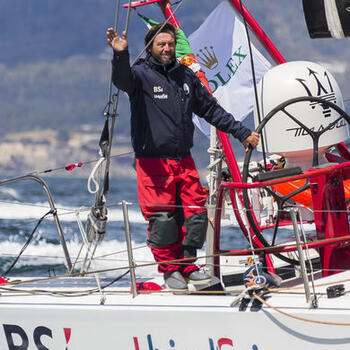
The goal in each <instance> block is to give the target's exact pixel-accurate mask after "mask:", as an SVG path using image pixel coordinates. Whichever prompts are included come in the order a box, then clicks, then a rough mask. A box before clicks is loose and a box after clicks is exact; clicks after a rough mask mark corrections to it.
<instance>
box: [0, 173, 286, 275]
mask: <svg viewBox="0 0 350 350" xmlns="http://www.w3.org/2000/svg"><path fill="white" fill-rule="evenodd" d="M44 181H45V182H46V183H47V185H48V187H49V189H50V192H51V194H52V197H53V200H54V203H55V206H56V208H57V209H58V215H59V220H60V223H61V226H62V230H63V234H64V237H65V240H66V242H67V248H68V251H69V254H70V257H71V260H72V262H73V263H74V261H75V260H76V259H77V258H78V257H79V259H78V260H77V265H76V266H77V269H76V270H77V271H79V266H80V264H81V261H82V258H83V257H84V256H85V251H86V250H84V249H83V251H82V254H80V256H79V255H78V254H79V250H80V248H81V246H82V236H81V232H80V230H79V226H78V221H77V215H78V217H79V218H80V220H81V222H82V225H83V226H84V227H85V223H86V218H87V215H88V213H89V211H90V208H91V206H92V205H93V204H94V201H95V195H93V194H90V193H89V192H88V191H87V179H86V178H74V177H46V178H44ZM123 200H125V201H127V202H128V203H129V205H128V214H129V221H130V231H131V238H132V246H133V254H134V259H135V262H136V264H138V265H144V264H149V263H152V262H153V261H154V260H153V256H152V254H151V253H150V250H149V248H148V247H147V246H146V244H145V241H146V236H147V233H146V232H147V222H146V221H145V220H144V218H143V216H142V214H141V211H140V209H139V206H138V201H137V189H136V180H135V179H133V178H130V179H127V178H122V179H119V178H115V179H111V181H110V189H109V193H108V222H107V231H106V234H105V236H104V239H103V240H102V241H101V242H100V243H99V245H98V246H97V249H96V252H95V257H97V259H95V260H94V262H93V264H92V265H91V269H92V270H105V269H112V271H108V272H106V273H105V274H106V275H107V276H108V277H116V276H118V274H122V273H123V271H124V270H122V269H121V270H113V269H114V268H122V267H127V266H128V256H127V252H126V239H125V228H124V217H123V210H122V206H121V201H123ZM49 210H50V207H49V204H48V201H47V197H46V196H45V193H44V191H43V189H42V187H41V186H40V185H39V184H38V183H36V182H33V181H30V180H25V181H22V182H18V183H13V184H11V185H7V186H0V276H1V275H2V274H4V272H5V271H7V269H8V268H9V266H10V265H11V264H12V262H13V261H14V260H15V258H16V257H17V256H18V254H19V253H20V251H21V249H22V248H23V246H24V245H25V243H26V242H27V240H28V237H29V236H30V235H31V233H32V231H33V230H34V228H35V226H36V224H37V223H38V220H39V219H40V218H41V217H42V216H43V215H45V214H46V213H47V212H48V211H49ZM222 226H223V227H222V233H221V247H222V248H223V249H243V248H248V247H249V243H248V241H247V240H246V238H245V237H244V236H243V234H242V232H241V230H240V228H239V227H238V226H237V224H235V223H234V222H233V221H232V220H223V222H222ZM279 235H281V234H279ZM282 236H283V234H282ZM198 255H199V256H200V255H205V247H204V248H203V249H202V250H201V251H199V252H198ZM199 262H200V263H204V259H202V260H200V261H199ZM64 273H67V269H66V265H65V257H64V253H63V249H62V246H61V244H60V238H59V235H58V231H57V228H56V226H55V223H54V220H53V217H52V215H49V216H48V217H47V218H45V219H44V220H43V221H42V223H41V224H40V225H39V227H38V228H37V230H36V231H35V233H34V236H33V238H32V240H31V242H30V244H29V245H28V247H27V248H26V249H25V250H24V252H23V253H22V255H21V257H20V258H19V260H18V262H17V263H16V265H15V266H14V267H13V268H12V269H11V271H10V272H9V274H8V276H10V277H15V276H49V275H53V274H57V275H59V274H64ZM156 274H157V266H156V265H151V266H146V267H140V268H137V270H136V275H137V277H138V278H139V279H146V278H149V277H152V276H154V275H156Z"/></svg>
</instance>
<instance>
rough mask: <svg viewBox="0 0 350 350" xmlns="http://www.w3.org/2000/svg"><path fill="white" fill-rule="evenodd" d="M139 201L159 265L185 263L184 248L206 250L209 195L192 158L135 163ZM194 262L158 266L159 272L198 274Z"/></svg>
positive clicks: (138, 161)
mask: <svg viewBox="0 0 350 350" xmlns="http://www.w3.org/2000/svg"><path fill="white" fill-rule="evenodd" d="M136 170H137V184H138V197H139V204H140V207H141V210H142V213H143V215H144V217H145V219H146V220H147V221H149V226H148V230H147V232H148V239H147V244H148V246H149V247H150V248H151V250H152V253H153V255H154V258H155V260H156V261H157V262H163V261H168V260H175V259H182V258H183V257H184V255H183V246H184V245H186V246H189V247H191V248H194V249H199V248H201V247H202V246H203V243H204V239H205V234H206V226H207V212H206V208H205V202H206V197H207V194H206V192H205V190H204V189H203V187H202V186H201V184H200V182H199V176H198V172H197V170H196V167H195V164H194V161H193V159H192V157H191V156H188V157H185V158H183V159H180V160H175V159H162V158H161V159H159V158H138V159H136ZM194 261H195V259H193V260H191V261H186V263H185V264H184V263H164V264H159V266H158V270H159V272H162V273H165V272H170V271H173V270H179V271H181V272H182V273H183V274H187V273H189V272H191V271H195V270H197V269H198V268H197V266H196V265H194V264H193V262H194Z"/></svg>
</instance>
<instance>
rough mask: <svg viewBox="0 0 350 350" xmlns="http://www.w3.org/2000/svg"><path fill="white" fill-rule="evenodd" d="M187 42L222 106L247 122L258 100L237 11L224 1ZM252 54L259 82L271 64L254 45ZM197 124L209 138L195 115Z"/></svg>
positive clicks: (208, 130) (245, 41) (243, 32)
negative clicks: (255, 95)
mask: <svg viewBox="0 0 350 350" xmlns="http://www.w3.org/2000/svg"><path fill="white" fill-rule="evenodd" d="M188 39H189V42H190V45H191V48H192V51H193V53H194V55H195V57H196V59H197V60H198V63H199V64H200V65H201V68H202V70H203V71H204V72H205V75H206V77H207V79H208V81H209V86H210V88H211V90H212V92H213V94H214V96H215V97H216V98H217V100H218V101H219V103H220V105H221V106H222V107H224V108H225V109H226V110H227V111H228V112H230V113H232V114H233V116H234V117H235V119H236V120H240V121H242V120H244V119H245V117H246V116H247V115H248V114H249V113H250V112H251V111H252V110H253V106H254V100H255V98H254V86H253V77H252V72H251V63H250V56H249V46H248V40H247V36H246V31H245V27H244V24H243V23H242V22H241V21H240V20H239V19H238V18H237V17H236V12H235V10H234V9H233V8H232V6H231V5H230V4H229V3H227V2H226V1H223V2H222V3H220V4H219V5H218V6H217V7H216V8H215V9H214V11H213V12H212V13H211V14H210V15H209V16H208V17H207V19H206V20H205V21H204V22H203V24H202V25H201V26H200V27H199V28H198V29H197V30H196V31H195V32H194V33H193V34H191V35H190V36H189V38H188ZM252 52H253V61H254V68H255V75H256V81H257V83H258V82H259V81H260V79H261V78H262V76H263V75H264V73H265V72H266V71H267V70H268V69H269V68H270V67H271V64H270V62H269V61H268V60H267V59H266V58H265V57H264V56H263V55H262V54H261V53H260V52H259V51H258V50H257V49H256V48H255V47H254V46H253V45H252ZM194 122H195V124H196V125H197V127H198V128H199V129H200V130H201V131H202V132H203V133H204V134H206V135H207V136H209V135H210V125H209V124H208V123H207V122H206V121H205V120H204V119H202V118H198V117H197V116H195V117H194Z"/></svg>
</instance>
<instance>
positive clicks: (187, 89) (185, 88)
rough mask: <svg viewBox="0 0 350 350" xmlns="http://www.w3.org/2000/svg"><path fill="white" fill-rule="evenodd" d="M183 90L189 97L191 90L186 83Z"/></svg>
mask: <svg viewBox="0 0 350 350" xmlns="http://www.w3.org/2000/svg"><path fill="white" fill-rule="evenodd" d="M183 89H184V92H185V95H188V94H189V93H190V88H189V86H188V85H187V84H186V83H184V86H183Z"/></svg>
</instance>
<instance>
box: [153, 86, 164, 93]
mask: <svg viewBox="0 0 350 350" xmlns="http://www.w3.org/2000/svg"><path fill="white" fill-rule="evenodd" d="M153 92H163V88H162V87H161V86H153Z"/></svg>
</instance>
